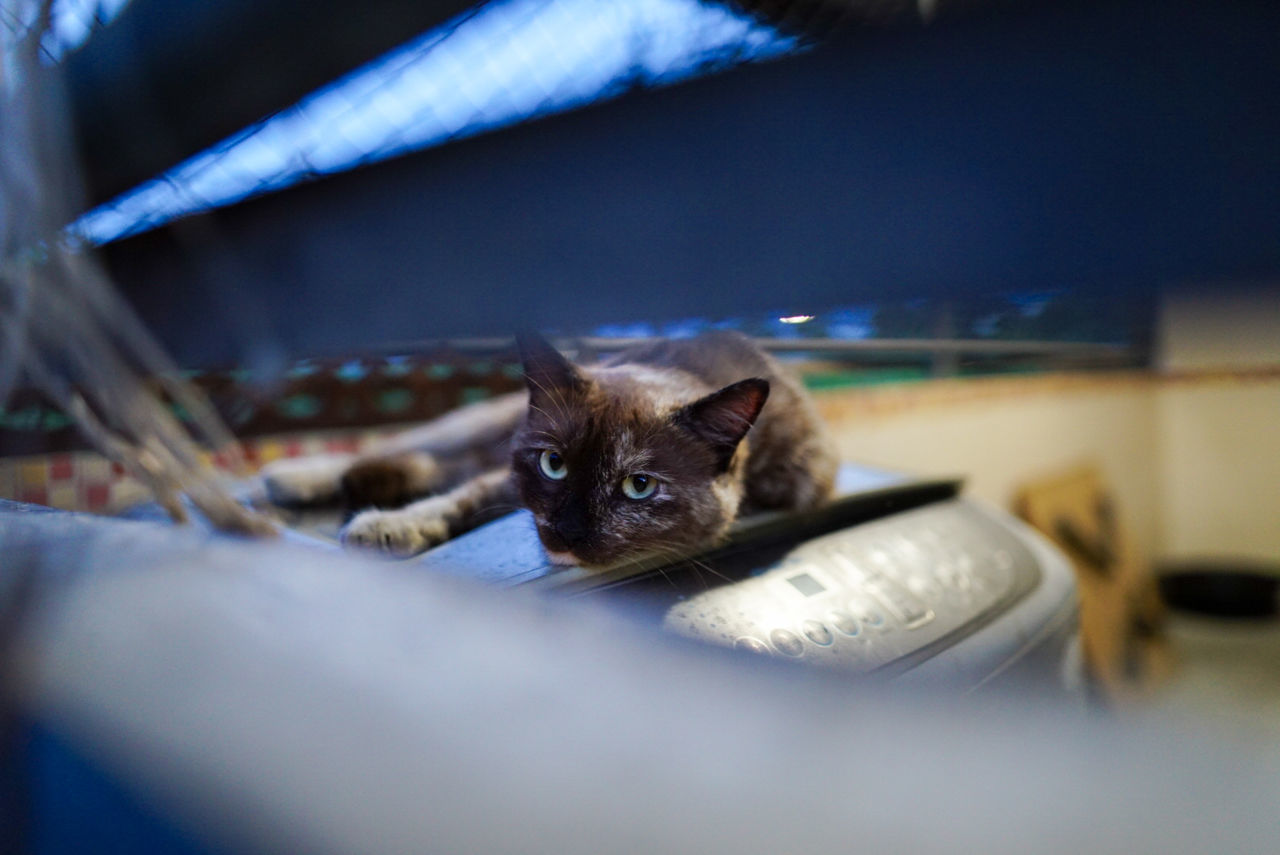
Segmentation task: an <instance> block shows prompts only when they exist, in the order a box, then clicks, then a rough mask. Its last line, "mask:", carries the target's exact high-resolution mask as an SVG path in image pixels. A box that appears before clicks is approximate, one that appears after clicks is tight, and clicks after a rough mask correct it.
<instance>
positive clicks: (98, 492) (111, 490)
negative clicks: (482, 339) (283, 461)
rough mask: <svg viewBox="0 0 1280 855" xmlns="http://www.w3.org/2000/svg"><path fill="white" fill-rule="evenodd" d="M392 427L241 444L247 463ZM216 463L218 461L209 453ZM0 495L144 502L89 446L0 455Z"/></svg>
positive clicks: (79, 506)
mask: <svg viewBox="0 0 1280 855" xmlns="http://www.w3.org/2000/svg"><path fill="white" fill-rule="evenodd" d="M389 433H394V429H389V428H379V429H376V430H360V431H341V432H338V431H335V432H325V433H310V434H289V435H283V436H272V437H261V438H257V439H251V440H247V441H246V442H245V443H244V454H245V458H246V460H247V461H248V463H249V464H250V466H252V467H253V468H255V469H256V468H257V467H258V466H261V465H262V464H263V463H267V462H269V461H271V460H276V459H279V458H282V457H299V456H303V455H308V454H319V453H324V452H355V451H359V450H361V449H363V448H365V447H366V446H368V445H369V444H370V443H372V442H374V441H376V440H378V439H379V438H381V437H384V436H386V435H388V434H389ZM210 461H211V462H212V463H213V464H214V465H215V466H216V465H220V464H222V463H223V461H222V460H220V459H219V457H218V456H216V455H214V456H211V457H210ZM0 498H5V499H15V500H17V501H19V502H31V503H34V504H37V505H48V506H50V507H54V508H60V509H63V510H68V511H91V512H94V513H105V514H113V513H118V512H119V511H121V510H123V509H125V508H127V507H129V506H130V505H133V504H136V503H138V502H142V501H146V500H148V499H149V495H148V493H147V491H146V489H145V488H144V487H143V486H142V485H141V484H140V483H139V482H138V481H137V480H135V479H134V478H132V477H130V476H129V475H127V474H126V473H125V471H124V469H123V468H121V467H120V465H119V464H116V463H112V462H111V461H109V460H107V459H106V458H104V457H103V456H102V455H100V454H98V453H96V452H92V451H81V452H70V453H64V454H53V455H45V456H38V457H9V458H0Z"/></svg>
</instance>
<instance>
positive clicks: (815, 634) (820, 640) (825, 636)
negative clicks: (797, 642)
mask: <svg viewBox="0 0 1280 855" xmlns="http://www.w3.org/2000/svg"><path fill="white" fill-rule="evenodd" d="M801 629H803V630H804V637H805V638H807V639H809V640H810V641H812V642H813V643H814V644H819V645H822V646H823V647H826V646H827V645H828V644H830V643H831V642H833V641H835V640H836V639H835V636H833V635H832V634H831V630H829V629H827V628H826V627H825V626H823V625H822V624H820V623H818V621H816V620H807V621H805V622H804V624H803V625H802V626H801Z"/></svg>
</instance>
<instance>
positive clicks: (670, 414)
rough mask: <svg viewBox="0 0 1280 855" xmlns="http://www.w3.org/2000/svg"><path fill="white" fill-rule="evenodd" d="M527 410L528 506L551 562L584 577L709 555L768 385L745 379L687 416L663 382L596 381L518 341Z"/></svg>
mask: <svg viewBox="0 0 1280 855" xmlns="http://www.w3.org/2000/svg"><path fill="white" fill-rule="evenodd" d="M522 346H523V349H524V356H525V371H526V377H527V378H528V380H529V386H530V408H529V413H528V416H527V419H526V421H525V423H524V425H523V427H522V428H521V429H520V430H519V431H518V432H517V434H516V438H515V442H514V445H513V458H512V464H513V471H514V473H515V478H516V483H517V485H518V487H519V490H520V493H521V497H522V499H523V502H524V505H525V507H527V508H528V509H529V510H530V511H531V512H532V513H533V516H534V519H535V520H536V521H537V529H538V536H539V538H540V539H541V541H542V544H543V546H544V547H545V549H546V551H547V554H548V557H549V558H550V559H551V561H552V562H553V563H559V564H582V565H585V566H588V567H597V566H604V565H608V564H613V563H616V562H617V561H619V560H622V559H624V558H628V557H633V556H636V555H639V554H645V553H658V554H668V555H672V556H673V557H674V556H675V555H676V554H678V553H680V552H684V551H688V550H690V549H694V548H697V547H699V546H705V545H708V544H710V543H712V542H713V541H715V540H716V539H717V538H718V537H720V536H721V535H722V534H723V533H724V532H725V530H726V529H727V528H728V525H729V523H731V522H732V521H733V519H734V516H735V515H736V512H737V507H738V504H739V502H740V500H741V495H742V483H741V476H740V474H739V473H738V472H737V471H736V469H737V462H736V461H735V460H734V454H733V452H734V450H735V449H736V447H737V445H738V443H739V441H740V440H741V439H742V436H743V435H745V433H746V431H747V430H748V429H749V428H750V426H751V423H752V421H754V419H755V416H756V415H757V414H758V412H759V409H760V407H762V406H763V404H764V398H765V397H766V395H767V392H768V384H767V383H765V382H764V381H762V380H760V381H751V380H749V381H745V383H744V384H735V385H734V386H730V387H727V388H726V389H725V390H721V391H720V392H719V393H716V394H714V395H711V396H706V397H705V398H702V399H699V400H697V401H695V402H693V403H691V404H689V405H687V406H681V405H678V404H673V403H672V402H671V399H672V394H673V392H674V393H677V395H678V390H672V389H669V388H665V387H664V385H663V384H662V383H661V380H660V378H659V379H658V380H655V379H654V378H652V377H649V378H645V379H644V380H643V381H642V380H640V379H637V378H635V377H633V376H631V375H629V374H628V373H627V371H626V370H625V369H617V370H615V371H613V372H599V373H597V374H596V375H595V376H591V375H589V374H587V373H585V372H583V371H581V370H579V369H577V368H575V367H574V366H572V365H571V364H570V363H568V362H567V361H566V360H564V359H563V357H561V356H560V355H559V354H557V353H556V352H555V351H554V350H552V349H551V348H550V346H549V345H546V343H545V342H541V341H540V340H539V341H536V342H534V343H532V344H530V343H529V342H528V341H522Z"/></svg>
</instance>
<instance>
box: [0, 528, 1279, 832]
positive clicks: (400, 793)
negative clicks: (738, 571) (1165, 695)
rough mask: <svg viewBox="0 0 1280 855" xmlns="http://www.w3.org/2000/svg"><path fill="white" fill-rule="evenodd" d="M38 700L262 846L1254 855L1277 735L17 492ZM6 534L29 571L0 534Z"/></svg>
mask: <svg viewBox="0 0 1280 855" xmlns="http://www.w3.org/2000/svg"><path fill="white" fill-rule="evenodd" d="M0 517H2V520H0V555H3V556H4V557H5V561H6V567H5V569H6V572H15V571H17V570H19V569H21V570H24V571H27V572H35V573H38V574H56V575H58V576H59V577H60V578H61V579H63V580H64V582H63V583H62V584H61V585H58V586H57V587H56V588H49V589H47V594H48V596H46V597H45V598H43V599H42V600H41V602H42V605H41V607H40V608H39V610H38V611H37V612H36V613H34V614H33V616H32V620H31V621H30V623H29V624H28V631H27V633H26V635H25V639H26V643H25V644H24V646H23V647H22V648H21V653H22V660H21V661H22V662H23V664H24V671H23V673H24V679H23V681H22V686H21V688H22V697H23V698H24V701H25V704H26V707H27V709H28V710H29V711H30V713H31V714H33V715H35V716H36V717H38V719H39V720H40V721H42V722H43V723H45V724H46V725H47V726H49V727H51V728H53V729H54V730H55V732H56V733H58V734H59V735H61V736H63V737H64V738H65V739H66V740H68V741H69V743H70V744H71V745H72V746H73V747H75V748H76V749H78V750H80V751H82V752H83V753H84V754H85V755H86V756H87V757H88V758H90V759H91V761H92V762H94V763H95V764H98V765H99V766H100V767H101V768H103V769H105V770H107V771H108V772H110V773H111V774H113V775H114V776H116V778H117V779H118V780H119V781H120V782H121V783H122V785H124V786H125V787H126V788H127V789H129V790H131V791H134V792H138V793H142V794H144V795H145V797H146V799H147V800H148V801H149V803H151V804H154V805H157V806H159V807H160V808H162V809H163V810H165V811H166V812H167V813H169V814H170V815H171V816H173V817H175V818H177V819H178V820H179V821H180V822H181V823H183V824H184V825H187V826H189V827H191V828H194V829H197V830H199V831H200V832H201V833H202V834H204V835H208V837H209V839H211V840H214V841H217V842H220V843H223V844H229V845H233V846H237V847H240V848H243V849H246V850H254V851H289V852H298V851H309V852H360V853H369V852H422V851H432V852H441V853H446V852H499V851H502V852H510V851H556V852H565V853H575V852H599V851H613V852H698V853H707V852H760V853H770V855H773V853H778V852H806V851H811V852H817V851H849V850H850V849H854V848H856V849H859V850H861V849H878V850H882V851H895V852H921V851H926V852H928V851H939V852H941V851H947V852H966V853H967V852H1026V851H1036V852H1062V853H1077V852H1081V851H1093V850H1102V851H1141V852H1157V851H1159V852H1173V853H1176V852H1197V853H1199V852H1204V851H1267V850H1269V849H1270V848H1271V847H1272V846H1273V845H1274V833H1275V826H1276V821H1275V812H1274V808H1275V805H1276V804H1278V803H1280V750H1278V749H1277V745H1276V743H1275V741H1274V740H1273V739H1269V738H1267V739H1264V738H1262V735H1261V734H1257V733H1244V734H1241V733H1239V732H1233V733H1232V734H1231V737H1232V738H1231V739H1224V738H1222V737H1221V734H1220V733H1217V732H1215V731H1214V730H1213V729H1205V728H1196V727H1193V726H1190V724H1189V723H1188V722H1187V721H1186V720H1181V719H1180V720H1177V721H1174V722H1172V723H1171V722H1170V721H1167V720H1163V719H1154V718H1149V719H1147V720H1144V721H1141V722H1134V721H1127V720H1120V719H1115V718H1098V717H1095V716H1090V715H1080V714H1078V713H1075V712H1068V711H1066V710H1064V709H1062V708H1060V707H1055V706H1053V705H1050V704H1047V703H1045V702H1044V700H1043V699H1042V698H1039V697H1037V696H1035V695H1022V696H1010V695H1005V694H990V695H987V696H985V697H982V698H971V699H969V700H964V699H961V698H957V697H956V696H955V695H954V694H951V693H947V694H939V693H934V692H925V691H918V692H911V693H903V692H894V693H889V692H887V691H885V690H884V689H883V688H880V689H873V688H870V687H860V688H855V687H852V686H850V685H849V684H848V683H846V682H843V681H841V680H838V679H832V678H830V677H829V676H825V675H821V674H819V673H818V672H812V673H811V672H807V671H802V670H801V669H785V668H780V667H769V663H765V662H760V661H756V660H754V659H750V658H745V659H744V658H741V657H734V656H732V655H730V654H727V653H720V652H718V651H714V650H711V649H706V648H694V647H691V646H686V645H684V644H680V643H678V642H677V641H675V640H672V639H669V638H665V637H662V636H659V635H657V634H655V633H650V632H647V631H643V630H641V629H639V628H638V627H636V626H634V625H632V624H631V623H629V622H627V621H624V620H620V619H619V618H618V617H617V616H616V615H613V614H610V613H604V612H601V611H599V610H596V609H593V608H590V607H588V605H587V604H585V603H581V602H579V603H576V604H568V603H563V602H561V603H555V602H551V601H548V600H546V599H544V598H535V597H533V596H531V595H529V592H528V591H523V590H520V589H517V590H512V591H498V590H494V589H492V588H489V587H487V586H483V585H476V584H468V583H466V582H463V581H461V580H455V579H449V578H444V577H436V576H428V575H423V574H415V573H412V572H408V568H407V567H406V565H392V564H386V563H380V562H367V561H358V560H355V559H352V558H351V557H349V556H343V555H331V554H327V553H323V552H320V551H317V550H310V549H304V548H300V547H298V546H296V545H290V544H257V543H245V542H237V541H232V540H228V539H226V538H221V537H211V536H206V535H203V534H200V533H197V532H193V531H178V530H174V529H170V528H164V527H158V526H150V525H146V524H140V523H120V522H115V521H104V520H94V519H85V518H79V517H71V516H68V515H53V514H24V515H15V514H12V513H7V512H3V513H0ZM15 555H17V556H19V560H18V561H17V562H13V561H12V560H11V556H15Z"/></svg>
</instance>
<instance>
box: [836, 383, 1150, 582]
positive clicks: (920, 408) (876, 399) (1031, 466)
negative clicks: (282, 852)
mask: <svg viewBox="0 0 1280 855" xmlns="http://www.w3.org/2000/svg"><path fill="white" fill-rule="evenodd" d="M930 387H932V388H930ZM819 405H820V407H821V408H822V410H823V415H824V417H825V418H826V419H827V421H828V423H829V424H830V425H831V426H832V428H833V430H834V433H835V435H836V438H837V439H836V441H837V443H838V445H839V447H840V452H841V454H842V456H843V457H844V459H848V460H856V461H862V462H866V463H871V464H874V465H878V466H885V467H888V468H892V469H899V470H904V471H908V472H914V473H918V474H922V475H952V474H959V475H964V476H966V477H967V478H968V482H967V483H968V486H967V492H968V493H969V494H971V495H974V496H977V497H979V498H982V499H985V500H987V501H989V502H992V503H994V504H996V505H999V506H1000V507H1004V508H1008V507H1010V503H1011V501H1012V499H1013V498H1014V496H1015V494H1016V493H1017V491H1018V489H1019V488H1020V487H1021V486H1022V485H1024V484H1025V483H1027V482H1028V481H1030V480H1032V479H1035V478H1038V477H1041V476H1045V475H1051V474H1054V473H1055V472H1057V471H1061V470H1064V469H1067V468H1070V467H1072V466H1074V465H1077V464H1079V463H1082V462H1093V463H1096V464H1097V465H1098V466H1099V467H1100V469H1101V471H1102V472H1103V473H1104V475H1105V477H1106V479H1107V480H1108V482H1109V483H1110V484H1111V486H1112V488H1113V489H1114V491H1115V494H1116V501H1117V504H1118V506H1119V509H1120V513H1121V517H1122V519H1123V521H1124V523H1125V524H1126V525H1127V526H1128V530H1129V531H1130V533H1131V536H1132V538H1133V542H1134V546H1135V548H1136V550H1137V552H1138V553H1139V554H1140V555H1141V556H1143V557H1150V556H1152V555H1155V554H1157V551H1158V546H1159V544H1158V538H1159V534H1160V531H1161V528H1162V526H1161V521H1160V511H1161V496H1160V489H1159V482H1160V479H1159V467H1160V465H1161V461H1160V456H1159V453H1158V449H1157V447H1156V445H1155V443H1154V442H1153V441H1152V438H1153V436H1154V434H1155V433H1156V418H1157V408H1156V405H1155V395H1154V387H1153V386H1152V384H1151V383H1150V381H1149V380H1148V379H1146V378H1144V377H1141V376H1125V377H1120V378H1116V377H1110V378H1093V377H1087V376H1086V377H1080V378H1070V377H1061V376H1047V377H1034V378H1023V379H1020V380H1016V381H1010V380H984V379H973V380H955V381H940V382H936V383H932V384H919V385H918V386H917V387H915V389H912V388H911V387H903V388H900V389H896V390H895V389H889V388H879V389H877V388H872V389H866V390H851V391H846V392H834V393H828V394H824V395H822V396H821V397H820V398H819Z"/></svg>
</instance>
